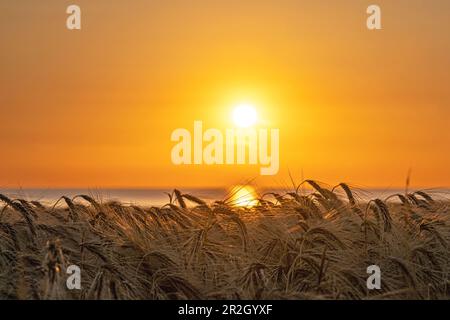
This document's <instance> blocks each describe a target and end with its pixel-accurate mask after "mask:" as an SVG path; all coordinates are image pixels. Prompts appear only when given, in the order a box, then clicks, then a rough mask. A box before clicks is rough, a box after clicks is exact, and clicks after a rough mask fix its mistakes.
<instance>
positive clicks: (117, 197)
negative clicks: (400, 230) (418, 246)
mask: <svg viewBox="0 0 450 320" xmlns="http://www.w3.org/2000/svg"><path fill="white" fill-rule="evenodd" d="M181 191H182V192H183V193H188V194H191V195H194V196H196V197H198V198H200V199H203V200H204V201H206V202H213V201H216V200H225V199H226V198H228V197H229V196H230V191H229V190H227V189H181ZM287 191H288V190H279V189H278V190H257V193H258V194H259V195H262V194H264V193H266V192H278V193H281V194H282V193H284V192H287ZM289 191H290V190H289ZM355 191H356V196H357V198H359V199H360V200H361V201H365V200H368V199H374V198H380V199H385V198H386V197H388V196H389V195H392V194H395V193H404V192H405V191H404V190H398V189H385V190H379V189H371V190H355ZM425 191H427V192H428V193H429V194H431V195H432V196H433V197H434V198H435V199H443V198H446V199H450V190H443V189H440V190H436V189H434V190H425ZM171 192H172V190H171V189H101V190H100V189H1V188H0V193H2V194H5V195H7V196H8V197H10V198H13V199H16V198H21V199H25V200H38V201H40V202H42V203H43V204H47V205H51V204H54V203H55V202H56V201H57V200H58V199H59V198H61V197H62V196H67V197H69V198H72V197H74V196H77V195H80V194H85V195H89V196H91V197H93V198H94V199H96V200H97V201H99V202H106V201H120V202H122V203H124V204H134V205H141V206H162V205H165V204H167V203H168V202H169V196H168V195H167V194H168V193H171ZM304 192H305V193H308V192H310V191H304Z"/></svg>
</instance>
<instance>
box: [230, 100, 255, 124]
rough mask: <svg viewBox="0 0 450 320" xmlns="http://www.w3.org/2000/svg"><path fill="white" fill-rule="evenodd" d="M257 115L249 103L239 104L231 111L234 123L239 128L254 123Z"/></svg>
mask: <svg viewBox="0 0 450 320" xmlns="http://www.w3.org/2000/svg"><path fill="white" fill-rule="evenodd" d="M257 118H258V116H257V114H256V109H255V108H254V107H253V106H252V105H249V104H241V105H239V106H237V107H236V108H235V109H234V111H233V121H234V124H235V125H236V126H238V127H241V128H248V127H251V126H253V125H254V124H256V120H257Z"/></svg>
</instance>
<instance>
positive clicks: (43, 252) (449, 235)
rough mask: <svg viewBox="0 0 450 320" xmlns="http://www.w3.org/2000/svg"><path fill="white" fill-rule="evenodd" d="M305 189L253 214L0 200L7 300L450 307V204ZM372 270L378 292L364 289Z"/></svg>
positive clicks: (226, 204) (179, 201)
mask: <svg viewBox="0 0 450 320" xmlns="http://www.w3.org/2000/svg"><path fill="white" fill-rule="evenodd" d="M302 185H303V186H305V185H307V186H308V187H309V188H311V190H312V191H311V192H308V193H304V192H303V191H302V189H301V188H300V187H298V188H293V190H292V191H291V192H286V193H284V194H276V193H269V194H263V195H261V197H260V199H258V202H257V205H256V206H253V207H236V206H233V205H232V203H230V201H229V200H228V199H226V200H224V201H216V202H212V203H206V202H204V201H202V199H199V198H197V197H195V195H190V194H184V193H182V192H181V191H178V190H174V191H173V192H172V194H170V195H169V196H168V203H167V205H165V206H162V207H139V206H131V205H124V204H121V203H119V202H101V201H97V200H96V199H93V198H92V197H90V196H88V195H79V196H77V197H74V198H68V197H62V198H61V199H60V200H59V201H58V202H57V203H55V204H53V205H52V206H46V205H43V204H41V203H40V202H38V201H26V200H23V199H11V198H8V197H7V196H5V195H0V209H1V212H0V299H139V300H140V299H338V300H353V299H357V300H359V299H449V298H450V277H449V273H450V263H449V262H450V259H449V257H450V252H449V245H450V202H447V201H445V200H442V199H434V198H433V196H432V195H430V194H429V193H426V192H421V191H418V192H410V193H404V194H395V195H392V196H390V197H388V198H385V199H373V200H371V201H361V200H360V199H359V197H358V195H357V192H355V191H353V190H351V189H350V188H349V187H348V186H347V185H346V184H343V183H342V184H340V185H338V186H336V187H334V188H331V187H324V186H322V185H319V184H318V183H317V182H315V181H312V180H307V181H305V182H304V183H303V184H302ZM373 264H375V265H378V266H379V267H380V268H381V271H382V287H381V290H368V289H367V286H366V280H367V278H368V276H369V275H368V274H367V272H366V271H367V267H368V266H370V265H373ZM69 265H77V266H79V267H80V269H81V284H82V286H81V290H68V288H67V286H66V280H67V277H68V275H67V274H66V270H67V267H68V266H69Z"/></svg>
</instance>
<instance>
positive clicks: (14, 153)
mask: <svg viewBox="0 0 450 320" xmlns="http://www.w3.org/2000/svg"><path fill="white" fill-rule="evenodd" d="M72 3H76V4H78V5H79V6H80V7H81V10H82V30H80V31H69V30H67V29H66V26H65V22H66V18H67V14H66V13H65V11H66V7H67V6H68V5H69V4H72ZM372 3H373V2H372V1H364V0H345V1H336V0H328V1H313V0H308V1H305V0H303V1H302V0H295V1H294V0H290V1H288V0H277V1H274V0H272V1H265V0H257V1H256V0H246V1H242V0H239V1H238V0H226V1H225V0H220V1H217V0H201V1H186V0H177V1H173V0H170V1H169V0H168V1H143V0H139V1H138V0H133V1H118V0H117V1H116V0H96V1H87V0H83V1H81V0H77V1H53V0H46V1H44V0H41V1H39V2H38V1H16V0H5V1H1V2H0V41H1V52H0V70H1V72H0V108H1V109H0V110H1V116H0V117H1V126H0V137H1V139H0V150H1V152H2V153H1V157H0V164H1V168H2V173H1V175H0V187H19V186H21V187H203V186H228V185H232V184H235V183H237V182H243V181H247V180H249V179H254V178H255V179H256V181H257V183H258V184H259V185H264V186H278V187H280V186H285V185H286V184H287V183H288V180H289V178H288V172H289V171H290V172H291V173H292V175H293V176H294V178H295V179H297V180H299V179H301V176H302V172H303V177H305V178H313V179H317V180H320V181H324V182H328V183H330V184H332V183H336V182H340V181H346V182H349V183H352V184H354V185H357V186H362V187H381V188H388V187H398V186H403V185H404V180H405V176H406V174H407V171H408V169H409V168H411V169H412V183H413V185H415V186H420V187H444V186H450V166H449V164H450V152H449V146H450V130H449V128H448V126H449V124H450V90H449V84H450V72H449V70H450V40H449V39H450V37H449V31H450V1H448V0H430V1H421V0H396V1H377V2H376V3H377V4H379V5H380V6H381V9H382V25H383V30H380V31H369V30H368V29H367V28H366V18H367V14H366V8H367V6H368V5H370V4H372ZM242 101H248V102H251V103H252V104H253V105H254V106H255V107H256V109H257V111H258V117H259V118H260V119H261V121H262V123H263V124H264V125H265V126H267V127H270V128H279V129H280V172H279V174H278V175H276V176H268V177H261V176H259V168H260V166H175V165H173V164H172V162H171V158H170V152H171V149H172V147H173V145H174V143H173V142H171V141H170V135H171V132H172V131H173V130H174V129H177V128H188V129H190V130H192V127H193V122H194V120H202V121H203V122H204V126H206V127H214V128H219V129H223V130H224V129H225V128H228V127H230V126H232V125H233V124H232V122H231V112H232V109H233V107H234V106H235V105H236V104H238V103H240V102H242Z"/></svg>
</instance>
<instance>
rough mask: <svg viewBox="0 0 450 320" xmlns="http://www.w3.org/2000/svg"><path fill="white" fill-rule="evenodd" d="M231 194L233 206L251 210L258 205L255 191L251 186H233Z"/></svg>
mask: <svg viewBox="0 0 450 320" xmlns="http://www.w3.org/2000/svg"><path fill="white" fill-rule="evenodd" d="M231 194H232V197H231V204H232V205H233V206H236V207H245V208H251V207H254V206H256V205H257V204H258V200H257V196H256V192H255V189H253V187H251V186H235V187H234V188H233V189H232V190H231Z"/></svg>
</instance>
